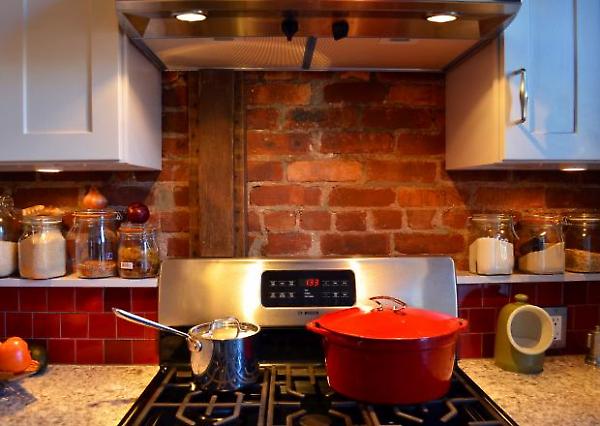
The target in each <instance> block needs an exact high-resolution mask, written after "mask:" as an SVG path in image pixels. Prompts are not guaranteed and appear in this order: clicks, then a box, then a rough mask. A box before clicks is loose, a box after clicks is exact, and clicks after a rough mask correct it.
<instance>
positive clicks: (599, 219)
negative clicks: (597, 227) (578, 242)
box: [565, 213, 600, 225]
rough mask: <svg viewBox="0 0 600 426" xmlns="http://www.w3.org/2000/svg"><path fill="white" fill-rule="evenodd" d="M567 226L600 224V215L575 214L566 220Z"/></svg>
mask: <svg viewBox="0 0 600 426" xmlns="http://www.w3.org/2000/svg"><path fill="white" fill-rule="evenodd" d="M565 222H566V223H567V224H571V225H573V224H577V225H582V224H585V223H593V224H597V223H600V214H598V213H573V214H570V215H568V216H567V217H566V218H565Z"/></svg>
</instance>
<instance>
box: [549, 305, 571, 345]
mask: <svg viewBox="0 0 600 426" xmlns="http://www.w3.org/2000/svg"><path fill="white" fill-rule="evenodd" d="M543 309H544V310H545V311H546V312H548V315H550V318H551V319H552V324H553V325H554V331H553V339H552V345H551V346H550V347H551V348H554V349H560V348H564V347H565V346H566V345H567V307H566V306H558V307H555V308H543Z"/></svg>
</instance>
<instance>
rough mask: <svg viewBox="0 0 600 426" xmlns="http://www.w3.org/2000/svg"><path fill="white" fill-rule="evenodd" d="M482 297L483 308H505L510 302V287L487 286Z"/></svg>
mask: <svg viewBox="0 0 600 426" xmlns="http://www.w3.org/2000/svg"><path fill="white" fill-rule="evenodd" d="M482 295H483V298H482V305H483V307H500V306H504V305H506V304H507V303H508V302H509V300H510V285H508V284H486V285H484V286H483V288H482Z"/></svg>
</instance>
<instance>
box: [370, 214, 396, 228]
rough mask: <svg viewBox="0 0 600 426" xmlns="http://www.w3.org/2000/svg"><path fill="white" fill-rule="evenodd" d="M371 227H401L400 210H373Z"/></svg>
mask: <svg viewBox="0 0 600 426" xmlns="http://www.w3.org/2000/svg"><path fill="white" fill-rule="evenodd" d="M372 214H373V227H374V228H375V229H400V228H402V222H403V219H402V211H401V210H373V213H372Z"/></svg>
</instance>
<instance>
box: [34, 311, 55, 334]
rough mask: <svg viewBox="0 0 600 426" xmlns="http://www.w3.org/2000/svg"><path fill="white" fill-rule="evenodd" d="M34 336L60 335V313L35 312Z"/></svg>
mask: <svg viewBox="0 0 600 426" xmlns="http://www.w3.org/2000/svg"><path fill="white" fill-rule="evenodd" d="M33 337H55V338H58V337H60V314H55V313H52V314H48V313H34V314H33Z"/></svg>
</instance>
